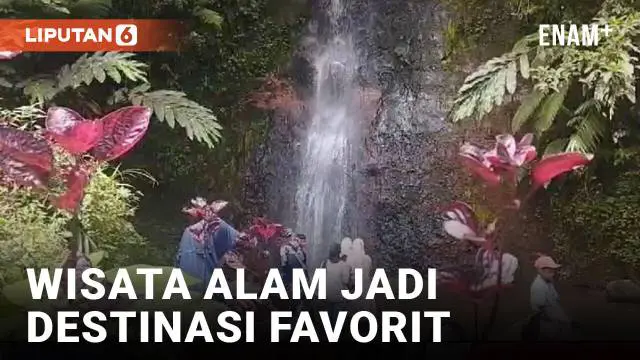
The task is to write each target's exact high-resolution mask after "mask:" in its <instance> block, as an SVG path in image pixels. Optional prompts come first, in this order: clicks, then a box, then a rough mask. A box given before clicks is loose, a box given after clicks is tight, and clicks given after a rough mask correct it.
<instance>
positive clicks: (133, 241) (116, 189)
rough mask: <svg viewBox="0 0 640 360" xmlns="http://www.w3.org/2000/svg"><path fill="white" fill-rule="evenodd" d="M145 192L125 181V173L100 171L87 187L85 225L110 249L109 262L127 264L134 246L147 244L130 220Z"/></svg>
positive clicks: (100, 244) (90, 234)
mask: <svg viewBox="0 0 640 360" xmlns="http://www.w3.org/2000/svg"><path fill="white" fill-rule="evenodd" d="M140 196H141V194H140V193H139V192H137V191H135V189H133V188H132V187H131V186H130V185H128V184H126V183H124V182H122V174H121V173H120V172H119V171H117V170H116V171H114V172H113V173H111V174H107V172H106V169H101V171H99V172H97V173H96V174H95V175H94V176H93V178H92V179H91V182H90V183H89V185H88V186H87V189H86V192H85V198H84V201H83V203H82V211H81V214H82V217H81V221H82V225H83V227H84V229H85V231H86V233H87V236H88V237H89V239H90V240H91V241H93V242H94V243H95V244H96V245H97V247H98V248H99V249H101V250H104V251H106V254H107V256H108V258H107V259H105V260H104V261H103V263H106V264H107V266H108V265H112V266H116V265H123V264H126V261H127V259H128V251H127V250H130V249H131V248H135V247H142V246H144V245H145V240H144V238H143V237H142V236H141V235H140V234H138V232H137V231H136V229H135V228H134V227H133V225H132V223H131V222H130V221H131V219H132V217H133V215H134V214H135V210H136V205H137V203H138V201H139V199H140Z"/></svg>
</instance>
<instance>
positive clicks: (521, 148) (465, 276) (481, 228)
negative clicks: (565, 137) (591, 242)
mask: <svg viewBox="0 0 640 360" xmlns="http://www.w3.org/2000/svg"><path fill="white" fill-rule="evenodd" d="M532 141H533V135H532V134H527V135H525V136H523V137H522V139H520V141H516V139H515V138H514V137H513V136H512V135H510V134H503V135H498V136H496V144H495V147H494V148H493V149H490V150H486V149H482V148H479V147H477V146H474V145H471V144H468V143H465V144H463V145H462V146H461V147H460V152H459V155H458V156H459V159H460V160H461V164H462V165H463V166H464V167H465V169H466V170H467V171H469V172H470V173H471V175H472V176H473V177H474V178H477V179H479V180H481V181H482V184H483V186H484V188H483V189H484V191H486V192H491V194H492V196H493V197H498V198H500V199H502V200H503V201H502V202H499V203H498V204H497V206H498V208H497V209H496V213H497V214H498V215H497V218H496V219H493V221H492V222H491V223H489V224H486V225H483V224H481V223H480V222H479V220H478V216H477V215H476V213H475V212H474V210H473V208H472V207H471V206H470V205H468V204H466V203H463V202H455V203H453V204H452V205H450V206H447V207H445V208H444V210H443V213H444V215H445V216H446V220H445V221H444V223H443V227H444V230H445V232H447V233H448V234H449V235H450V236H452V237H453V238H455V239H458V240H461V241H464V242H466V243H468V244H470V245H471V246H472V247H474V248H476V249H477V250H476V256H475V258H474V259H473V261H472V262H471V264H459V265H456V266H453V267H451V268H448V269H441V273H440V281H441V284H443V285H445V286H447V287H449V288H451V289H452V290H454V291H457V292H461V293H463V294H465V295H467V296H470V297H471V298H472V299H473V300H474V309H476V322H477V307H478V304H477V301H481V300H483V299H485V298H486V297H487V295H489V294H495V300H494V304H493V310H492V313H491V319H490V320H489V323H488V324H487V328H486V329H485V333H484V337H485V338H486V336H488V333H489V331H490V329H491V327H492V326H493V323H494V321H495V316H496V313H497V306H498V301H499V294H500V290H501V289H502V288H503V286H505V285H509V284H511V282H512V281H513V280H514V274H515V271H516V270H517V268H518V259H517V258H516V257H515V256H513V255H511V254H508V253H505V252H504V241H503V240H504V239H503V237H504V233H503V232H502V233H501V232H500V230H501V229H504V228H505V227H506V226H507V225H508V223H509V222H510V220H512V219H513V216H517V214H519V211H518V210H520V209H521V208H522V206H523V204H524V203H525V202H526V201H527V200H528V199H530V198H531V197H532V195H533V194H534V193H535V192H536V191H537V190H538V189H540V188H541V187H545V188H546V187H547V186H548V184H549V183H550V182H551V181H552V180H553V179H555V178H557V177H558V176H560V175H563V174H566V173H568V172H570V171H572V170H574V169H576V168H580V167H583V166H585V165H587V164H588V163H589V162H590V161H591V159H592V158H593V156H591V155H584V154H582V153H561V154H554V155H548V156H546V157H542V158H541V159H540V160H537V161H535V159H536V149H535V147H533V146H532V145H531V143H532ZM534 161H535V162H534ZM530 164H532V165H530ZM527 174H528V175H529V179H530V186H529V189H528V190H527V191H526V192H525V193H521V191H520V188H521V186H520V185H521V184H524V183H525V182H523V181H522V180H523V179H525V178H527ZM476 330H477V327H476Z"/></svg>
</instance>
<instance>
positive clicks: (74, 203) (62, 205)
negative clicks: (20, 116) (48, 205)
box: [53, 165, 91, 214]
mask: <svg viewBox="0 0 640 360" xmlns="http://www.w3.org/2000/svg"><path fill="white" fill-rule="evenodd" d="M90 174H91V170H90V169H89V168H88V167H86V166H80V165H75V166H73V167H71V168H69V169H67V170H66V171H65V172H64V179H65V185H66V187H67V190H66V191H65V192H64V193H63V194H62V195H60V196H58V197H56V198H55V199H54V200H53V204H54V205H55V206H56V207H57V208H58V209H61V210H66V211H68V212H70V213H72V214H75V213H76V212H78V209H79V208H80V205H81V204H82V199H83V198H84V189H85V187H86V186H87V184H89V180H90Z"/></svg>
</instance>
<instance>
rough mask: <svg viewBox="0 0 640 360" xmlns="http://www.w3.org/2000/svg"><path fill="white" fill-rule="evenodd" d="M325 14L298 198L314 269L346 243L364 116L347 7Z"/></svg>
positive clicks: (335, 1) (336, 2) (333, 6)
mask: <svg viewBox="0 0 640 360" xmlns="http://www.w3.org/2000/svg"><path fill="white" fill-rule="evenodd" d="M324 11H325V12H326V16H327V18H328V21H327V22H326V23H325V24H323V26H326V27H328V28H327V29H323V30H324V31H322V34H323V35H316V38H315V39H314V42H316V43H317V44H318V47H317V49H316V51H315V52H314V53H313V54H310V55H311V58H312V59H313V65H314V67H315V89H314V94H313V98H312V99H311V102H310V120H311V121H310V127H309V129H308V133H307V135H306V143H305V148H303V153H302V171H301V174H300V178H299V182H298V186H297V193H296V209H297V229H298V231H301V232H303V233H305V234H307V237H308V239H309V257H310V260H309V265H310V266H312V267H316V266H318V265H319V264H320V262H321V261H322V260H323V259H325V258H326V256H327V252H328V248H329V244H331V243H332V242H336V241H339V240H340V239H341V238H342V229H343V225H344V222H345V213H346V210H347V205H348V203H347V201H348V195H349V189H350V188H351V186H352V184H351V172H352V171H353V170H352V165H351V164H352V163H353V160H352V149H355V148H357V146H358V144H356V143H355V139H357V136H356V135H357V124H358V123H359V116H360V114H359V106H358V104H359V103H358V101H357V99H358V96H359V92H358V86H357V84H356V82H355V74H356V71H357V68H358V62H357V59H356V54H355V51H354V47H353V42H352V41H353V40H352V38H351V36H350V34H349V26H348V19H347V18H346V17H345V14H344V13H345V10H344V7H343V4H342V3H341V1H340V0H332V1H331V3H330V4H329V6H328V7H327V8H326V9H324Z"/></svg>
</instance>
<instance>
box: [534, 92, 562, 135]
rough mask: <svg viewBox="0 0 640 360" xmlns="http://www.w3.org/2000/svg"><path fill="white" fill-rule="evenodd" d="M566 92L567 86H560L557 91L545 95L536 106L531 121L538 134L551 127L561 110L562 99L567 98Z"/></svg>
mask: <svg viewBox="0 0 640 360" xmlns="http://www.w3.org/2000/svg"><path fill="white" fill-rule="evenodd" d="M568 90H569V86H568V85H565V86H562V87H561V88H560V89H559V91H557V92H552V93H550V94H549V95H547V96H546V97H545V98H544V100H543V101H542V103H541V104H540V106H538V108H537V111H536V114H535V116H534V119H533V126H534V127H535V129H536V131H537V132H538V134H540V133H543V132H545V131H547V130H548V129H549V128H550V127H551V125H553V121H554V120H555V118H556V115H557V114H558V112H559V111H560V109H561V108H562V104H563V103H564V99H565V98H566V97H567V92H568Z"/></svg>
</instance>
